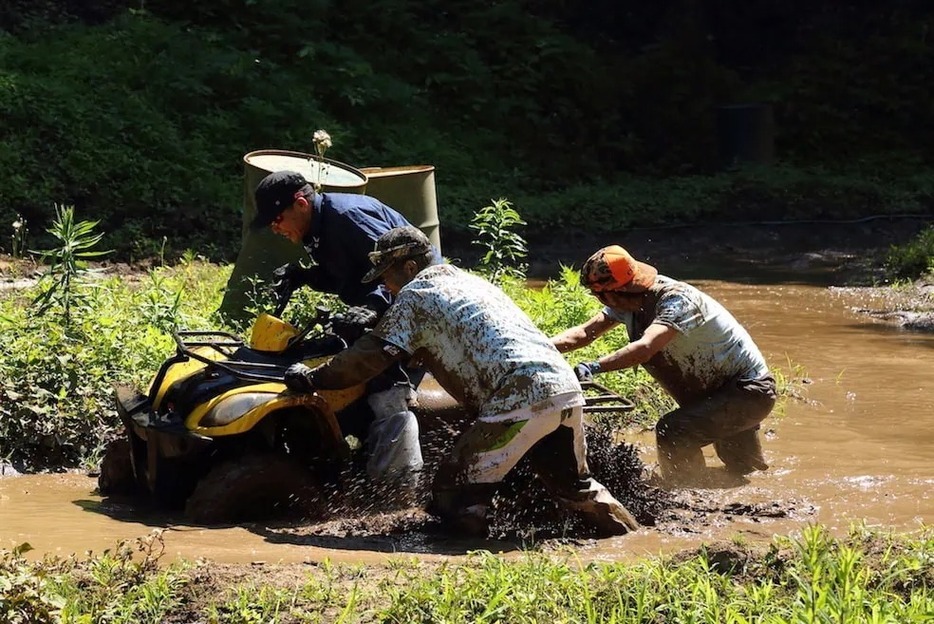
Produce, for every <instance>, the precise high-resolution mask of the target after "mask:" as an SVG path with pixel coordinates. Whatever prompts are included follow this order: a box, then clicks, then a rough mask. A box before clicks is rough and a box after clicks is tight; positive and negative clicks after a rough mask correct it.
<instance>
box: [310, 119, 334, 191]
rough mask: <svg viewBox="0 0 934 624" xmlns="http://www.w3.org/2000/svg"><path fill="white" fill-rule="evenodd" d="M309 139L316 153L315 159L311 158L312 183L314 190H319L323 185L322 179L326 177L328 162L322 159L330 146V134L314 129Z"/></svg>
mask: <svg viewBox="0 0 934 624" xmlns="http://www.w3.org/2000/svg"><path fill="white" fill-rule="evenodd" d="M311 141H312V143H314V146H315V153H316V154H317V155H318V158H317V160H315V159H314V158H312V159H311V161H312V163H313V164H314V167H313V169H314V172H315V175H314V180H313V181H312V184H313V185H314V187H315V190H321V187H322V186H324V179H325V178H326V177H327V172H328V169H329V165H328V163H327V162H326V161H325V160H324V153H325V152H326V151H328V148H329V147H331V145H332V142H331V135H330V134H328V133H327V131H326V130H315V132H314V134H313V135H312V136H311Z"/></svg>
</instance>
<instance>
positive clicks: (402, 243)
mask: <svg viewBox="0 0 934 624" xmlns="http://www.w3.org/2000/svg"><path fill="white" fill-rule="evenodd" d="M431 249H432V247H431V241H429V240H428V237H427V236H425V234H423V233H422V231H421V230H420V229H418V228H417V227H415V226H413V225H406V226H405V227H397V228H393V229H391V230H389V231H388V232H386V233H385V234H383V235H382V236H380V237H379V240H377V241H376V247H375V248H374V250H373V251H371V252H370V253H369V254H367V255H368V257H369V259H370V262H371V263H372V264H373V268H372V269H370V271H369V272H368V273H367V274H366V275H364V276H363V279H362V280H361V281H362V282H364V283H366V282H372V281H373V280H375V279H376V278H377V277H379V276H380V275H382V274H383V273H385V272H386V269H388V268H389V267H391V266H392V265H393V264H395V263H396V262H398V261H399V260H407V259H409V258H415V257H416V256H420V255H422V254H424V253H427V252H429V251H431Z"/></svg>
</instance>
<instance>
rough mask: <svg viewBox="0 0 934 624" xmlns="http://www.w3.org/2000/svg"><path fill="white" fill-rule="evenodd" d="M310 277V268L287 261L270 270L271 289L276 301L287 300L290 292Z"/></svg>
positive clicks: (302, 284)
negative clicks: (287, 262)
mask: <svg viewBox="0 0 934 624" xmlns="http://www.w3.org/2000/svg"><path fill="white" fill-rule="evenodd" d="M310 278H311V268H310V267H309V268H305V267H303V266H302V265H300V264H296V263H289V264H283V265H282V266H281V267H279V268H278V269H276V270H275V271H273V272H272V289H273V293H274V294H275V296H276V303H278V304H281V303H282V302H284V301H288V299H289V297H291V296H292V292H293V291H294V290H295V289H296V288H298V287H299V286H304V285H305V284H307V283H308V281H309V280H310Z"/></svg>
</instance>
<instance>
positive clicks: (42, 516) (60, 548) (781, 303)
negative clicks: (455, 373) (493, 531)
mask: <svg viewBox="0 0 934 624" xmlns="http://www.w3.org/2000/svg"><path fill="white" fill-rule="evenodd" d="M690 281H692V283H694V284H696V285H698V286H700V287H701V288H702V289H704V290H706V291H707V292H709V293H710V294H712V295H714V296H715V297H717V298H718V299H720V300H721V301H722V302H723V303H724V304H725V305H726V306H727V307H728V308H729V309H731V310H732V311H733V313H734V314H735V315H736V316H737V318H739V319H740V321H741V322H743V323H744V324H745V325H746V326H747V327H748V329H749V330H750V332H751V333H752V335H753V337H754V338H755V339H756V341H757V342H758V344H759V346H760V347H761V348H762V350H763V351H764V353H765V355H766V357H767V358H768V359H769V361H770V363H771V364H772V366H773V367H774V368H778V369H780V370H782V372H783V373H784V374H785V375H791V374H792V371H791V366H794V365H796V366H798V367H800V369H799V371H798V373H797V376H799V377H800V376H804V377H806V378H807V379H808V380H809V381H810V383H808V384H805V385H803V386H801V388H802V394H803V397H804V398H803V400H789V401H787V402H786V403H785V407H784V413H780V414H773V416H772V417H770V418H769V419H768V420H766V421H765V423H764V429H765V430H766V435H765V441H764V446H765V450H766V456H767V459H768V460H769V463H770V464H771V466H772V467H771V469H770V470H769V471H767V472H764V473H755V474H753V475H750V476H749V477H748V478H747V479H746V482H745V483H743V484H740V485H736V484H722V485H720V486H719V487H717V486H715V487H709V488H704V489H693V490H683V491H680V492H679V493H678V497H679V499H680V500H682V501H684V502H685V503H686V505H685V508H683V509H678V510H676V511H674V512H673V513H672V514H669V515H668V516H666V517H665V518H663V519H662V521H661V522H660V523H659V524H658V525H657V526H655V527H647V528H644V529H642V530H640V531H639V532H637V533H635V534H632V535H627V536H623V537H617V538H611V539H605V540H570V543H571V544H572V545H574V546H575V547H576V548H577V549H578V551H579V554H580V556H581V557H582V558H584V559H626V558H630V557H633V556H641V555H645V554H656V553H660V552H671V551H674V550H678V549H681V548H685V547H692V546H696V545H698V544H699V543H701V542H710V541H714V540H720V539H733V538H734V537H736V536H742V537H743V538H744V539H745V540H746V541H749V542H764V541H768V540H770V539H771V537H772V536H773V535H774V534H789V533H794V532H796V531H799V530H800V529H801V528H802V527H803V526H805V525H807V524H809V523H816V522H820V523H823V524H825V525H827V526H828V527H830V528H831V530H832V531H833V532H835V533H837V534H841V533H844V532H845V531H846V530H847V529H848V527H849V526H850V524H851V523H854V522H862V521H865V522H866V524H868V525H870V526H873V527H880V528H885V529H889V528H891V529H895V530H912V529H916V528H918V526H919V525H920V524H921V523H927V524H930V523H931V522H932V521H934V500H932V495H931V490H932V489H934V335H931V334H920V333H912V332H907V331H903V330H899V329H896V328H894V327H892V326H890V325H887V324H885V323H883V322H881V321H877V320H874V319H872V318H869V317H866V316H861V315H858V314H857V313H855V312H854V311H853V309H854V308H866V307H871V303H872V302H869V301H866V300H865V297H863V296H862V295H861V294H860V292H859V291H835V290H832V289H827V288H826V287H823V286H813V285H804V284H767V285H762V284H759V285H756V284H742V283H734V282H727V281H708V280H690ZM801 369H803V370H801ZM628 439H629V441H631V442H634V443H636V444H637V445H638V446H639V448H640V450H641V451H642V453H643V459H644V461H645V462H646V464H648V465H650V466H651V465H653V463H654V460H655V450H654V444H653V439H652V434H651V432H645V433H635V434H632V435H630V436H629V437H628ZM708 465H709V466H712V467H714V466H718V465H719V463H718V461H717V460H716V459H715V458H714V456H713V455H712V452H710V453H708ZM711 472H712V474H713V475H716V474H717V472H718V471H717V470H716V469H712V471H711ZM95 486H96V481H95V479H92V478H90V477H87V476H85V475H80V474H65V475H27V476H22V477H13V478H2V479H0V548H10V547H13V546H15V545H17V544H20V543H22V542H29V543H30V544H31V545H32V546H33V547H34V548H35V549H36V550H35V551H33V552H32V553H31V555H30V556H35V557H38V556H41V555H42V554H44V553H51V554H57V555H68V554H72V553H77V554H79V555H80V554H83V553H85V552H86V551H94V552H101V551H102V550H104V549H106V548H111V547H113V546H114V544H115V543H116V541H117V540H120V539H131V538H135V537H138V536H143V535H146V534H148V533H149V532H151V531H152V530H154V529H160V528H161V529H165V534H164V540H165V544H166V551H167V552H166V554H167V555H168V556H169V557H174V556H180V557H185V558H188V559H196V558H201V557H203V558H207V559H212V560H216V561H221V562H230V563H244V562H253V561H265V562H283V563H286V562H302V561H318V560H322V559H325V558H329V559H331V560H333V561H348V562H357V563H375V562H382V561H386V560H388V559H390V558H394V557H399V556H407V555H412V556H418V557H419V558H444V557H449V556H457V555H461V554H465V553H467V552H468V551H470V550H476V549H487V550H491V551H493V552H503V553H510V552H517V551H518V550H519V548H521V544H517V543H515V542H506V541H501V542H500V541H477V540H460V539H455V538H450V537H444V536H442V535H440V534H438V533H436V532H433V531H431V530H427V531H425V530H421V529H424V528H425V527H428V528H429V529H430V527H431V523H430V522H428V521H426V520H425V518H424V516H423V515H420V512H417V511H413V512H410V513H409V515H408V517H406V518H404V519H403V520H401V521H399V522H397V523H396V525H397V526H401V527H403V528H404V527H405V526H406V525H408V526H411V527H412V528H416V529H420V530H417V531H414V532H411V533H405V532H399V533H393V534H391V535H368V534H367V530H366V529H367V526H368V524H369V522H368V521H367V520H366V519H363V520H357V521H351V522H347V523H341V522H337V523H334V524H332V525H330V526H323V527H319V528H317V529H309V527H302V526H297V525H293V526H280V527H278V528H275V527H266V526H264V525H260V524H250V525H243V526H236V527H218V528H203V527H191V526H186V525H184V524H178V523H177V522H178V518H177V517H173V516H170V515H157V514H141V513H140V512H138V511H136V510H135V509H133V508H132V507H131V506H129V505H127V504H121V503H117V502H113V501H109V500H108V501H102V500H101V498H100V497H99V496H98V495H96V494H95V493H94V488H95ZM372 522H373V523H374V524H379V523H380V521H379V519H374V520H373V521H372ZM559 543H560V542H559Z"/></svg>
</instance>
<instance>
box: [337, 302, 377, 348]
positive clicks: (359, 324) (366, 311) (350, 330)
mask: <svg viewBox="0 0 934 624" xmlns="http://www.w3.org/2000/svg"><path fill="white" fill-rule="evenodd" d="M378 320H379V315H378V314H377V313H376V312H375V311H374V310H371V309H370V308H368V307H366V306H353V307H352V308H347V309H346V310H345V311H344V312H341V313H340V314H335V315H334V316H333V317H332V319H331V327H332V328H333V329H334V333H335V334H337V335H338V336H340V337H341V338H343V339H344V340H346V341H347V342H348V343H352V342H354V341H356V340H357V339H358V338H359V337H360V336H362V335H363V334H364V333H366V330H368V329H370V328H372V327H373V326H374V325H376V321H378Z"/></svg>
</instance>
